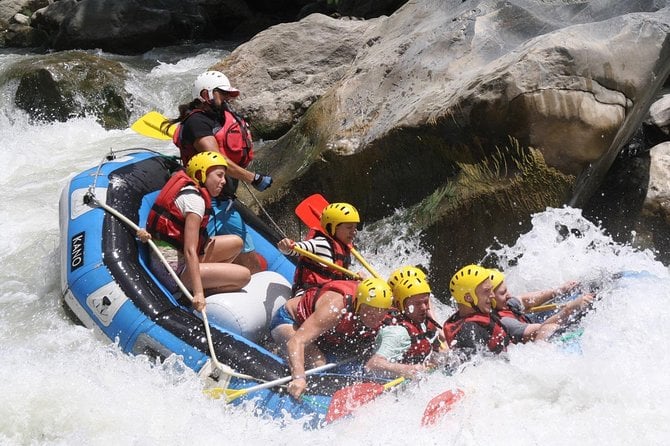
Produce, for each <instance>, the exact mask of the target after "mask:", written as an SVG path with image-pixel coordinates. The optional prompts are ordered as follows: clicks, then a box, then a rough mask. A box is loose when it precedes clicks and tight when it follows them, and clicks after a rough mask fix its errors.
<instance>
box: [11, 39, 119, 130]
mask: <svg viewBox="0 0 670 446" xmlns="http://www.w3.org/2000/svg"><path fill="white" fill-rule="evenodd" d="M8 76H9V78H15V79H17V80H18V81H19V85H18V88H17V90H16V96H15V103H16V105H17V106H18V107H19V108H21V109H23V110H25V111H27V112H28V113H29V114H30V116H31V117H32V118H33V119H35V120H42V121H62V122H64V121H66V120H68V119H70V118H72V117H74V116H84V115H93V116H95V117H96V118H97V120H98V121H99V122H100V123H101V125H103V126H104V127H105V128H108V129H112V128H126V127H127V126H128V119H129V117H130V111H129V109H128V105H127V104H129V103H130V102H131V101H132V98H131V97H130V95H129V94H128V93H127V92H126V90H125V79H126V71H125V69H124V68H123V66H122V65H121V64H119V63H118V62H114V61H110V60H106V59H103V58H100V57H97V56H95V55H91V54H88V53H84V52H81V51H66V52H61V53H55V54H52V55H48V56H45V57H41V58H39V59H38V60H28V59H26V60H25V61H23V62H19V63H17V64H15V65H13V66H12V68H11V69H10V71H9V73H8Z"/></svg>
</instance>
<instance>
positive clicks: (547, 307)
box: [526, 304, 565, 313]
mask: <svg viewBox="0 0 670 446" xmlns="http://www.w3.org/2000/svg"><path fill="white" fill-rule="evenodd" d="M563 306H565V304H546V305H538V306H537V307H532V308H529V309H528V310H527V311H526V313H541V312H543V311H551V310H556V309H557V308H561V307H563Z"/></svg>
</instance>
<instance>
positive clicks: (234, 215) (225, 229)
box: [207, 198, 256, 252]
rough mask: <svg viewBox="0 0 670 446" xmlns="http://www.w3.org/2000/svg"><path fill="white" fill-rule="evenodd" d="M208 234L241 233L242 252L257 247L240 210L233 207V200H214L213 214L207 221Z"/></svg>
mask: <svg viewBox="0 0 670 446" xmlns="http://www.w3.org/2000/svg"><path fill="white" fill-rule="evenodd" d="M207 234H209V236H210V237H212V236H215V235H226V234H232V235H239V236H240V237H241V238H242V240H244V247H243V248H242V252H251V251H253V250H255V249H256V247H255V246H254V240H253V239H252V237H251V232H250V231H247V225H246V223H244V220H242V216H241V215H240V213H239V212H237V211H236V210H235V208H233V202H232V200H219V199H216V198H215V199H213V200H212V215H210V216H209V221H208V222H207Z"/></svg>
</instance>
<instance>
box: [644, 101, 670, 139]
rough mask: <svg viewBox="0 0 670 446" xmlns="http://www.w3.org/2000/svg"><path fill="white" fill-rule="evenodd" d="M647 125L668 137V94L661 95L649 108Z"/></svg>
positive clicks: (669, 125)
mask: <svg viewBox="0 0 670 446" xmlns="http://www.w3.org/2000/svg"><path fill="white" fill-rule="evenodd" d="M648 122H649V124H651V125H654V126H656V127H657V128H658V129H660V130H661V131H662V132H663V133H665V134H666V135H670V94H666V95H663V96H662V97H661V98H660V99H659V100H657V101H656V102H654V103H653V104H652V106H651V107H650V108H649V120H648Z"/></svg>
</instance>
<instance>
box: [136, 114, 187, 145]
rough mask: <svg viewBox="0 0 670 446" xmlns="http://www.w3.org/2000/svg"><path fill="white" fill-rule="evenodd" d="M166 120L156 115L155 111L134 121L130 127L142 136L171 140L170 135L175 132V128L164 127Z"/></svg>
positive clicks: (160, 115)
mask: <svg viewBox="0 0 670 446" xmlns="http://www.w3.org/2000/svg"><path fill="white" fill-rule="evenodd" d="M167 121H168V118H166V117H165V116H163V115H162V114H160V113H158V112H157V111H150V112H149V113H147V114H145V115H144V116H142V117H141V118H140V119H138V120H137V121H135V122H134V123H133V125H131V126H130V128H131V129H133V130H135V131H136V132H137V133H139V134H140V135H143V136H148V137H149V138H156V139H165V140H168V139H172V135H174V132H175V130H176V126H174V125H170V126H169V127H166V125H167Z"/></svg>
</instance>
